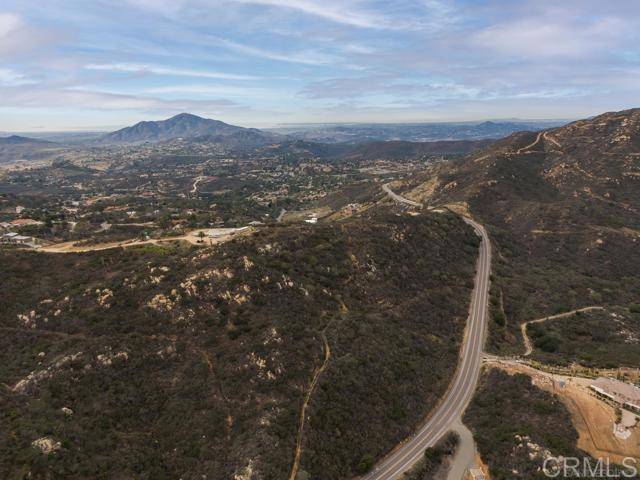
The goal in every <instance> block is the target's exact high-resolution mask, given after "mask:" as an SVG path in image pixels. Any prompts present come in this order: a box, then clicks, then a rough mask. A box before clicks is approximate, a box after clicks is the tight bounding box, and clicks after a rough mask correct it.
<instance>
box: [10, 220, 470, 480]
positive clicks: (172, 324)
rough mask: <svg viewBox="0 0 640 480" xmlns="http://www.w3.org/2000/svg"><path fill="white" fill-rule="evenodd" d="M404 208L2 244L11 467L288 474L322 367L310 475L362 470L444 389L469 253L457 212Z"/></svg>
mask: <svg viewBox="0 0 640 480" xmlns="http://www.w3.org/2000/svg"><path fill="white" fill-rule="evenodd" d="M398 213H400V212H396V211H394V210H389V211H387V210H380V211H378V212H373V213H370V214H368V215H367V216H363V217H360V218H352V219H350V220H347V221H344V222H341V223H331V224H318V225H315V226H308V225H304V226H300V225H284V226H274V227H270V228H266V227H265V228H263V229H262V230H260V231H258V232H256V233H255V234H254V235H253V236H249V237H246V238H243V239H237V240H235V241H233V242H231V243H227V244H223V245H220V246H218V247H213V248H203V249H198V248H195V247H192V248H187V247H170V246H167V247H157V246H148V247H140V248H131V249H127V250H107V251H104V252H95V253H87V254H68V255H47V254H38V253H31V252H19V251H9V250H4V251H2V252H1V253H0V269H1V270H2V272H3V276H4V277H5V278H7V279H10V280H9V281H3V282H1V283H0V298H1V299H2V310H3V313H4V315H3V316H2V319H1V320H0V322H1V323H0V329H1V330H2V335H0V383H1V384H3V385H4V386H0V388H1V390H0V391H1V392H2V395H0V477H2V478H16V477H20V478H22V477H25V476H29V478H34V479H45V478H71V479H83V478H132V477H138V476H145V477H147V478H203V476H206V478H208V479H213V480H223V479H224V480H228V479H229V478H249V476H251V478H261V479H265V480H269V479H273V480H276V479H277V480H280V479H283V478H287V477H288V475H289V472H290V469H291V465H292V463H293V459H294V452H295V446H296V442H297V439H298V422H299V416H300V411H301V407H302V403H303V399H304V398H305V395H306V394H307V392H308V391H309V387H310V384H311V380H312V378H313V377H314V376H315V375H318V378H319V380H318V384H317V386H316V388H315V389H314V390H313V391H312V392H311V395H310V402H309V406H308V409H307V415H306V416H305V418H307V423H306V424H305V428H304V430H303V437H302V439H301V446H302V455H301V467H300V468H301V470H300V475H301V476H302V477H303V478H304V474H305V472H306V473H307V474H308V475H309V478H324V479H336V480H337V479H344V478H349V477H351V476H353V475H355V474H356V473H358V472H363V471H365V470H366V469H367V468H369V466H370V465H371V462H372V461H373V459H375V458H377V457H378V456H379V455H381V454H382V453H383V452H386V451H388V450H389V449H390V448H392V447H393V446H394V445H395V444H396V443H397V442H398V441H400V440H401V439H403V438H405V437H406V436H407V435H409V434H410V433H411V431H412V427H413V426H414V425H415V424H416V423H417V422H419V421H420V419H421V418H422V417H423V416H424V415H425V414H426V413H427V412H428V411H429V410H430V409H431V408H432V407H433V406H434V405H435V404H436V402H437V400H438V398H439V397H440V396H441V395H442V393H443V392H444V391H445V389H446V388H447V385H448V382H449V380H450V378H451V377H452V375H453V372H454V370H455V368H456V363H457V358H458V349H459V345H460V342H461V337H462V331H463V328H464V324H465V320H466V316H467V308H468V301H469V297H470V292H471V288H472V286H473V280H472V279H473V274H474V264H475V259H476V255H477V246H478V239H477V237H476V236H475V235H474V234H473V232H472V230H471V229H470V228H469V227H467V226H466V225H465V224H464V223H463V222H462V220H460V219H459V217H457V216H455V215H452V214H426V213H425V214H422V215H419V216H410V215H406V214H405V215H402V214H400V215H398ZM323 364H324V365H325V368H324V370H323V371H322V373H321V374H319V373H318V372H319V370H318V369H319V368H320V366H321V365H323ZM38 439H44V440H41V442H40V443H41V444H42V443H43V442H45V443H47V442H48V443H47V444H49V445H51V446H52V448H53V449H54V453H51V454H49V455H44V454H42V453H41V452H40V451H39V450H38V449H36V448H34V447H33V446H32V443H33V442H34V441H37V440H38ZM234 476H235V477H234Z"/></svg>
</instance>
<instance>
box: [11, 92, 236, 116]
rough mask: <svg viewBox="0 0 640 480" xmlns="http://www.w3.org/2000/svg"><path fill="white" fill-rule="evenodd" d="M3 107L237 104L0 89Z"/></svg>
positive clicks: (167, 107) (176, 107)
mask: <svg viewBox="0 0 640 480" xmlns="http://www.w3.org/2000/svg"><path fill="white" fill-rule="evenodd" d="M0 95H2V99H3V101H2V104H3V107H8V106H12V107H28V108H33V107H39V106H41V105H43V104H46V105H48V106H50V107H66V108H71V107H81V108H92V109H98V110H100V109H104V110H144V111H151V110H159V109H163V110H165V111H173V110H176V111H184V110H192V109H202V108H207V109H218V110H220V109H225V108H230V107H234V106H236V105H237V104H236V103H235V102H232V101H229V100H226V99H211V100H192V99H175V100H167V99H163V98H158V97H151V96H140V95H125V94H117V93H110V92H102V91H95V90H81V89H68V88H67V89H64V88H62V89H56V88H43V87H26V88H16V87H10V88H0Z"/></svg>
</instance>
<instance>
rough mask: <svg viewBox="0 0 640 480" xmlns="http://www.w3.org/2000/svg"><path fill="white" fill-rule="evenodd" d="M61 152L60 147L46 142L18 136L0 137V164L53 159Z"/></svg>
mask: <svg viewBox="0 0 640 480" xmlns="http://www.w3.org/2000/svg"><path fill="white" fill-rule="evenodd" d="M61 151H62V147H61V146H60V145H58V144H57V143H53V142H48V141H46V140H40V139H37V138H30V137H22V136H19V135H11V136H9V137H0V164H2V163H8V162H14V161H17V160H44V159H48V158H55V157H56V156H57V155H58V154H59V153H60V152H61Z"/></svg>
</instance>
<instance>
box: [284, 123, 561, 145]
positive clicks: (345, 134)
mask: <svg viewBox="0 0 640 480" xmlns="http://www.w3.org/2000/svg"><path fill="white" fill-rule="evenodd" d="M564 123H566V122H564V121H562V120H558V121H530V122H525V121H517V122H515V121H495V122H492V121H487V122H463V123H390V124H377V123H372V124H343V125H298V126H296V125H292V126H287V127H283V128H276V129H273V130H272V131H273V132H276V133H280V134H283V135H287V136H289V137H291V138H295V139H298V140H306V141H309V142H321V143H366V142H376V141H389V140H393V141H408V142H434V141H442V140H484V139H488V138H491V139H498V138H503V137H506V136H508V135H511V134H512V133H515V132H520V131H523V130H528V131H537V130H541V129H544V128H550V127H557V126H559V125H563V124H564Z"/></svg>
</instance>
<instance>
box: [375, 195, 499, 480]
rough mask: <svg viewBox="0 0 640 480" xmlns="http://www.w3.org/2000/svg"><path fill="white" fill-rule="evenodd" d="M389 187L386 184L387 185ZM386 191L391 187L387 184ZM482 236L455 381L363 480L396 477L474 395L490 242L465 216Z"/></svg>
mask: <svg viewBox="0 0 640 480" xmlns="http://www.w3.org/2000/svg"><path fill="white" fill-rule="evenodd" d="M385 187H386V185H385ZM385 191H387V193H389V192H390V190H389V189H388V187H387V188H385ZM463 219H464V221H465V222H466V223H467V224H469V225H471V226H472V227H473V228H474V230H475V231H476V233H477V234H478V235H479V236H480V237H481V238H482V242H481V244H480V253H479V258H478V263H477V266H476V277H475V286H474V289H473V293H472V297H471V305H470V307H469V318H468V320H467V326H466V329H465V336H464V340H463V346H462V350H461V352H460V360H459V363H458V368H457V370H456V373H455V377H454V379H453V382H452V383H451V384H450V386H449V389H448V391H447V393H446V394H445V396H444V397H443V398H442V399H441V401H440V403H439V404H438V407H437V408H436V409H435V411H434V412H433V413H432V414H431V415H430V416H429V419H428V420H427V421H426V423H424V425H422V427H420V428H419V429H418V431H417V432H416V433H415V434H414V435H413V436H412V437H410V438H408V439H406V440H405V441H404V442H403V443H401V444H400V445H399V446H398V447H397V448H396V449H395V450H393V451H392V452H391V453H390V454H389V455H387V456H386V457H385V458H384V459H383V460H382V461H381V462H380V463H379V464H378V465H377V466H376V467H374V469H373V470H372V471H371V472H369V473H368V474H367V475H365V476H364V477H362V479H363V480H394V479H397V478H398V477H400V476H401V475H402V473H403V472H405V471H407V470H408V469H409V468H411V466H412V465H414V464H415V463H416V462H417V461H418V460H419V459H420V458H421V457H422V455H423V453H424V451H425V449H427V448H428V447H431V446H433V445H434V444H435V443H436V442H437V441H438V440H439V439H440V438H441V437H442V436H443V435H444V434H445V433H447V432H448V431H449V430H450V428H451V426H452V424H453V423H454V422H455V421H456V420H458V419H460V417H461V416H462V414H463V412H464V410H465V409H466V407H467V405H468V404H469V402H470V401H471V398H472V397H473V393H474V391H475V389H476V385H477V383H478V377H479V375H480V367H481V364H482V350H483V346H484V340H485V336H486V328H487V315H488V313H487V312H488V301H489V274H490V272H491V243H490V242H489V237H488V236H487V232H486V231H485V229H484V227H483V226H482V225H480V224H479V223H477V222H475V221H473V220H471V219H470V218H466V217H463Z"/></svg>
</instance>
